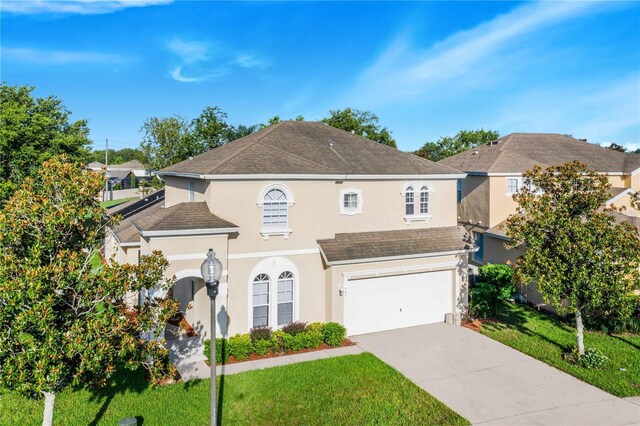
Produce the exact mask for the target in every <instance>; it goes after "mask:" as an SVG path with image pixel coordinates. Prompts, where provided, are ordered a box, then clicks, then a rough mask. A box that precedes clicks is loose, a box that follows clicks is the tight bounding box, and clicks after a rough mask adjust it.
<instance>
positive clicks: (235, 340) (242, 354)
mask: <svg viewBox="0 0 640 426" xmlns="http://www.w3.org/2000/svg"><path fill="white" fill-rule="evenodd" d="M229 347H230V348H231V355H233V357H234V358H235V359H247V358H249V354H251V352H253V345H252V344H251V337H250V336H249V335H248V334H236V335H235V336H233V337H229Z"/></svg>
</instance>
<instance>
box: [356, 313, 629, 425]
mask: <svg viewBox="0 0 640 426" xmlns="http://www.w3.org/2000/svg"><path fill="white" fill-rule="evenodd" d="M352 340H354V341H355V342H357V344H358V346H360V347H361V348H362V349H364V350H365V351H367V352H371V353H373V354H374V355H376V356H377V357H378V358H380V359H381V360H383V361H384V362H386V363H387V364H389V365H391V366H392V367H394V368H396V369H397V370H398V371H400V372H401V373H402V374H404V375H405V376H406V377H407V378H409V379H410V380H412V381H413V382H414V383H416V384H417V385H418V386H420V387H421V388H422V389H424V390H426V391H427V392H428V393H430V394H431V395H433V396H434V397H436V398H438V399H439V400H440V401H442V402H444V403H445V404H447V405H448V406H449V407H451V408H452V409H453V410H454V411H456V412H457V413H459V414H460V415H462V416H464V417H466V418H467V419H468V420H469V421H470V422H471V423H473V424H500V425H640V405H636V404H634V403H633V402H632V401H631V400H624V399H621V398H618V397H615V396H613V395H611V394H609V393H606V392H604V391H602V390H600V389H598V388H596V387H594V386H591V385H588V384H586V383H584V382H582V381H580V380H578V379H576V378H574V377H573V376H570V375H568V374H565V373H563V372H561V371H559V370H556V369H555V368H553V367H550V366H548V365H547V364H544V363H542V362H540V361H537V360H535V359H533V358H531V357H529V356H527V355H524V354H523V353H521V352H518V351H516V350H514V349H511V348H509V347H508V346H505V345H503V344H501V343H498V342H496V341H494V340H491V339H489V338H488V337H485V336H483V335H481V334H479V333H476V332H473V331H471V330H468V329H466V328H463V327H456V326H452V325H445V324H431V325H425V326H419V327H411V328H404V329H400V330H392V331H385V332H380V333H372V334H365V335H360V336H354V337H352Z"/></svg>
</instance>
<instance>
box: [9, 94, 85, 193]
mask: <svg viewBox="0 0 640 426" xmlns="http://www.w3.org/2000/svg"><path fill="white" fill-rule="evenodd" d="M33 90H34V88H33V87H31V86H9V85H7V84H5V83H2V84H0V206H2V203H3V202H4V201H6V200H7V199H8V198H9V197H10V196H11V194H13V192H14V191H15V190H16V189H17V188H18V187H19V186H20V184H21V183H22V181H23V180H24V178H26V177H27V176H33V175H35V173H37V170H38V167H39V166H40V164H42V162H43V161H44V160H47V159H49V158H51V157H52V156H54V155H60V154H66V155H67V156H68V158H69V159H71V160H75V161H86V160H87V159H88V155H89V150H88V146H89V145H90V144H91V141H90V140H89V129H88V128H87V121H86V120H78V121H73V122H72V121H71V120H70V115H71V112H70V111H69V110H67V109H66V108H65V107H64V105H63V104H62V100H60V99H59V98H57V97H55V96H48V97H46V98H35V97H33V95H32V92H33Z"/></svg>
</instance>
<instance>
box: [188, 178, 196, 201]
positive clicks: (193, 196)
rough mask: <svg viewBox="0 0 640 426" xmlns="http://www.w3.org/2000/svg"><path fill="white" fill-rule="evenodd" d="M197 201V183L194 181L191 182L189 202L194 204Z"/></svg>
mask: <svg viewBox="0 0 640 426" xmlns="http://www.w3.org/2000/svg"><path fill="white" fill-rule="evenodd" d="M195 200H196V183H195V182H194V181H192V180H190V181H189V202H190V203H193V202H194V201H195Z"/></svg>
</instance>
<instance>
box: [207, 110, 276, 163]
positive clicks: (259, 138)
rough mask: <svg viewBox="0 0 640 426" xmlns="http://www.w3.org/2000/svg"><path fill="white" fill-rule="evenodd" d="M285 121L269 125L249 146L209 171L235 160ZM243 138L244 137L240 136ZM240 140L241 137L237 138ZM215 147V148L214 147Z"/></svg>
mask: <svg viewBox="0 0 640 426" xmlns="http://www.w3.org/2000/svg"><path fill="white" fill-rule="evenodd" d="M283 123H284V122H283V121H280V122H279V123H276V124H272V125H270V126H268V127H267V128H266V129H265V130H264V132H263V133H262V134H261V135H259V136H258V135H256V137H255V139H254V140H252V141H250V143H248V144H247V146H245V147H244V148H242V149H240V150H239V151H238V152H236V153H235V154H233V155H232V156H231V157H230V158H228V159H227V161H225V162H224V163H221V164H218V165H217V166H216V167H214V168H213V169H211V170H210V171H209V174H212V173H213V172H215V171H216V170H217V169H219V168H220V167H222V166H223V165H225V164H227V163H228V162H229V161H231V160H233V159H234V158H236V157H237V156H238V155H240V154H242V153H243V152H245V151H246V150H247V149H249V148H251V147H252V146H254V145H256V144H257V143H259V142H260V141H261V140H262V138H264V137H265V136H267V135H268V134H269V133H271V132H273V131H274V130H275V129H276V128H278V127H280V126H281V125H282V124H283ZM247 136H250V135H247ZM245 137H246V136H245ZM240 139H242V138H240ZM236 140H239V139H236ZM233 142H235V141H231V142H229V143H233ZM214 149H215V148H214Z"/></svg>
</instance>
